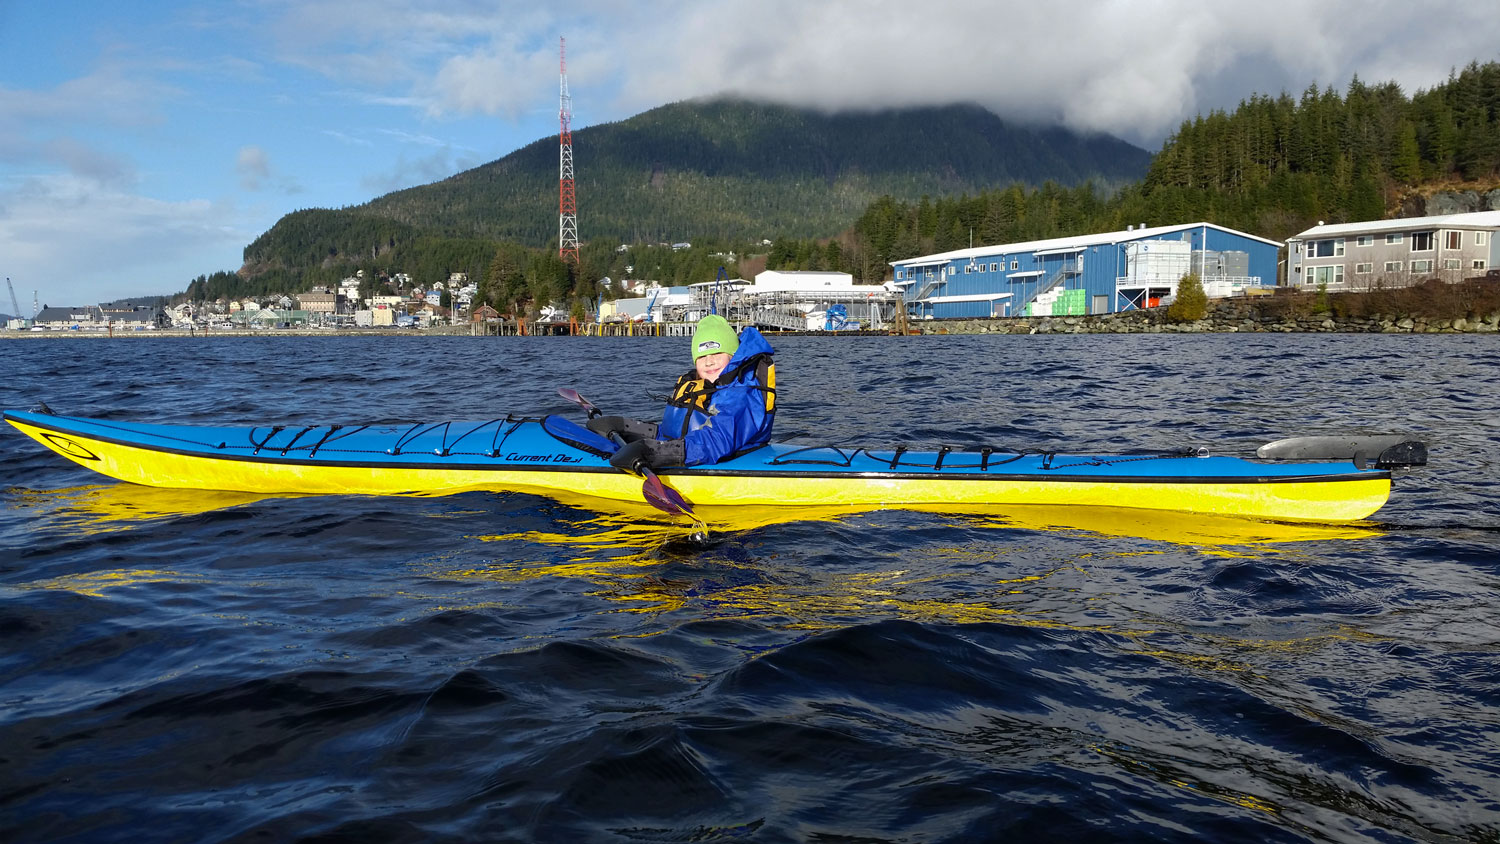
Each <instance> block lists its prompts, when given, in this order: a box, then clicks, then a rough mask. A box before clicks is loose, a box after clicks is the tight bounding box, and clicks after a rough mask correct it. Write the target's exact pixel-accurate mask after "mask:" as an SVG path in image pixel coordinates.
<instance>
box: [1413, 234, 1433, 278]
mask: <svg viewBox="0 0 1500 844" xmlns="http://www.w3.org/2000/svg"><path fill="white" fill-rule="evenodd" d="M1432 240H1433V238H1432V232H1412V233H1411V251H1413V252H1431V251H1432ZM1413 269H1415V267H1413Z"/></svg>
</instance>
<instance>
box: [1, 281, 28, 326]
mask: <svg viewBox="0 0 1500 844" xmlns="http://www.w3.org/2000/svg"><path fill="white" fill-rule="evenodd" d="M5 286H6V287H9V288H10V306H11V307H12V308H15V310H16V313H15V317H16V319H25V317H23V316H21V303H20V302H19V301H17V300H16V286H15V285H14V284H11V283H10V276H6V277H5Z"/></svg>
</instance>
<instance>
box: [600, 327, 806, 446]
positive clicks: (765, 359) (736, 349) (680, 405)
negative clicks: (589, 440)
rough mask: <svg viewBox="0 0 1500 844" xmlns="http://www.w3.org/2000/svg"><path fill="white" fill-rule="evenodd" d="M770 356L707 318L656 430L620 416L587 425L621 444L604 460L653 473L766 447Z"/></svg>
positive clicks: (748, 334)
mask: <svg viewBox="0 0 1500 844" xmlns="http://www.w3.org/2000/svg"><path fill="white" fill-rule="evenodd" d="M773 353H774V350H773V349H772V348H771V344H769V343H767V342H766V338H764V337H762V336H761V334H760V332H759V331H757V330H755V329H754V328H753V327H752V328H746V329H745V330H744V331H742V332H740V335H739V336H738V337H736V336H735V333H734V328H733V327H732V326H730V324H729V322H728V321H727V320H725V319H724V318H723V317H721V316H718V315H715V314H710V315H709V316H706V317H704V318H703V319H701V320H699V321H698V328H697V330H695V331H694V332H693V368H692V369H691V370H690V371H688V372H687V373H685V374H684V375H683V376H682V377H680V378H678V379H677V386H676V387H675V388H673V390H672V397H671V398H670V399H668V400H667V409H666V411H665V412H663V413H662V418H661V424H659V425H653V424H652V423H650V422H641V421H638V420H635V419H627V418H626V417H623V416H601V417H599V418H597V419H593V420H591V421H590V422H589V423H588V426H589V429H590V430H592V431H593V432H594V433H596V434H599V435H601V436H605V437H608V436H609V435H610V434H619V435H620V438H621V439H622V440H624V441H625V445H624V446H623V447H622V448H621V449H620V450H619V451H618V452H616V453H615V455H614V457H612V458H610V461H609V462H610V463H612V464H613V465H615V466H616V467H618V468H621V469H625V470H628V471H633V470H634V469H635V467H636V466H637V465H638V464H642V463H643V464H645V465H647V466H649V467H651V468H653V469H659V468H661V467H664V466H697V465H700V464H704V463H717V462H719V461H720V460H724V459H726V458H729V457H733V456H735V455H738V454H740V453H743V452H746V451H749V450H750V449H752V448H759V447H760V446H763V445H765V444H766V443H768V442H770V441H771V423H772V421H773V420H774V418H775V415H776V366H775V364H774V363H773V362H772V360H771V355H772V354H773Z"/></svg>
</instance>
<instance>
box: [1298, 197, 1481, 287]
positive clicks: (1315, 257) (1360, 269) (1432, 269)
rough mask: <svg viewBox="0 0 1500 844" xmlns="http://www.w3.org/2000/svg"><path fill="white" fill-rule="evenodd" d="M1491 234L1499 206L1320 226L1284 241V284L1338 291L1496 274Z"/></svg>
mask: <svg viewBox="0 0 1500 844" xmlns="http://www.w3.org/2000/svg"><path fill="white" fill-rule="evenodd" d="M1497 234H1500V211H1477V212H1473V213H1468V214H1444V215H1439V216H1433V217H1408V218H1406V219H1399V220H1372V221H1369V222H1363V223H1339V224H1335V225H1328V224H1324V223H1319V224H1318V225H1316V226H1313V227H1312V228H1310V229H1308V230H1307V231H1304V232H1302V233H1300V234H1298V235H1297V236H1296V237H1291V238H1288V239H1287V263H1288V267H1289V270H1288V272H1287V283H1288V284H1290V285H1292V286H1295V287H1303V288H1308V289H1323V290H1328V291H1330V292H1337V291H1345V290H1372V289H1375V288H1379V287H1408V286H1410V285H1413V284H1419V283H1421V282H1423V281H1426V280H1428V279H1434V278H1435V279H1439V280H1441V281H1445V282H1449V283H1453V282H1458V281H1462V280H1463V279H1465V278H1470V277H1473V276H1483V275H1489V274H1491V273H1495V274H1497V275H1500V273H1496V272H1495V271H1496V268H1497V267H1500V243H1497V242H1496V235H1497Z"/></svg>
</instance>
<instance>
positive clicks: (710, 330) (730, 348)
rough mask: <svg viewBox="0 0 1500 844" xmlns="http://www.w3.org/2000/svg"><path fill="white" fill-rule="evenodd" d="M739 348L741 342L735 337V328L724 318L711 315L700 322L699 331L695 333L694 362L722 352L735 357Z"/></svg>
mask: <svg viewBox="0 0 1500 844" xmlns="http://www.w3.org/2000/svg"><path fill="white" fill-rule="evenodd" d="M739 347H740V340H739V338H738V337H736V336H735V335H734V328H733V327H731V326H730V325H729V322H728V321H727V320H725V319H724V318H723V317H721V316H718V315H717V314H709V315H708V316H706V317H704V318H703V319H700V320H698V329H697V330H696V331H694V332H693V360H695V361H696V360H697V359H698V358H701V357H703V356H704V355H717V354H719V353H721V352H722V353H724V354H726V355H733V354H734V350H735V349H738V348H739Z"/></svg>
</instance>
